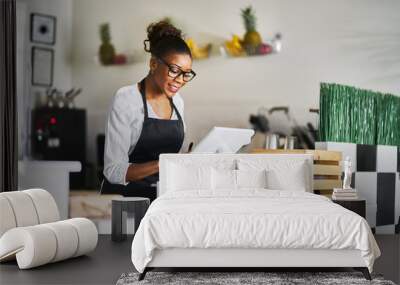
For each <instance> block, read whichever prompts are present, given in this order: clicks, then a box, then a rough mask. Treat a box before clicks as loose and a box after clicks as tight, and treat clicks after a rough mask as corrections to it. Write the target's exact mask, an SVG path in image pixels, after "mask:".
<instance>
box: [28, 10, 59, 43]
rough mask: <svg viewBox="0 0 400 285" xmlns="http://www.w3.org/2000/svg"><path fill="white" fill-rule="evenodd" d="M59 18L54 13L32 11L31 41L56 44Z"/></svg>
mask: <svg viewBox="0 0 400 285" xmlns="http://www.w3.org/2000/svg"><path fill="white" fill-rule="evenodd" d="M56 31H57V18H56V17H55V16H52V15H45V14H40V13H31V33H30V34H31V35H30V38H31V42H33V43H40V44H47V45H54V44H55V43H56Z"/></svg>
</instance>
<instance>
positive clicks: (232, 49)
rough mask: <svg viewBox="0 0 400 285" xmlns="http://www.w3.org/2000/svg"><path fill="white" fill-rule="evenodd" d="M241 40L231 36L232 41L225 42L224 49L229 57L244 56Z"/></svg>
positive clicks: (236, 36)
mask: <svg viewBox="0 0 400 285" xmlns="http://www.w3.org/2000/svg"><path fill="white" fill-rule="evenodd" d="M241 42H242V41H241V39H240V37H239V36H238V35H233V36H232V40H230V41H225V48H226V50H227V51H228V53H229V55H231V56H243V55H245V52H244V49H243V46H242V44H241Z"/></svg>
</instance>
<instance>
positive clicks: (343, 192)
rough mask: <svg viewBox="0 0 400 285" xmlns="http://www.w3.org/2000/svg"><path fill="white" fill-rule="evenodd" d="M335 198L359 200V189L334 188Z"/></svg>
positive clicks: (333, 195) (333, 196) (333, 197)
mask: <svg viewBox="0 0 400 285" xmlns="http://www.w3.org/2000/svg"><path fill="white" fill-rule="evenodd" d="M332 199H333V200H357V199H358V194H357V190H356V189H353V188H349V189H342V188H334V189H333V194H332Z"/></svg>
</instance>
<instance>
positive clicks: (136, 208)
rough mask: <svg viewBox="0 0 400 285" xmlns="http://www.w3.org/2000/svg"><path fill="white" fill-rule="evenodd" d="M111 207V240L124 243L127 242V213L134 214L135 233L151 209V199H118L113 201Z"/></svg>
mask: <svg viewBox="0 0 400 285" xmlns="http://www.w3.org/2000/svg"><path fill="white" fill-rule="evenodd" d="M111 205H112V209H111V219H112V222H111V240H112V241H123V240H126V220H127V219H126V218H127V213H133V214H134V219H135V229H134V233H135V232H136V231H137V229H138V227H139V224H140V221H141V220H142V218H143V217H144V214H146V211H147V209H148V208H149V205H150V199H149V198H143V197H118V198H114V199H113V200H112V204H111Z"/></svg>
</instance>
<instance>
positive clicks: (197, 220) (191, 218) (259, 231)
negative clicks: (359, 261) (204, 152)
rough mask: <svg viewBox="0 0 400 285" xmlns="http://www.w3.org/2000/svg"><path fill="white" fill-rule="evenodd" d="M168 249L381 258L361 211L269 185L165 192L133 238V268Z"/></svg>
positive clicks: (370, 260)
mask: <svg viewBox="0 0 400 285" xmlns="http://www.w3.org/2000/svg"><path fill="white" fill-rule="evenodd" d="M208 194H210V195H208ZM165 248H275V249H279V248H302V249H358V250H360V251H361V255H362V257H363V259H364V260H365V264H366V266H367V267H368V268H369V270H370V271H372V267H373V263H374V260H375V259H376V258H377V257H379V256H380V251H379V248H378V246H377V244H376V241H375V239H374V237H373V235H372V232H371V229H370V228H369V225H368V223H367V222H366V220H365V219H363V218H362V217H360V216H359V215H357V214H355V213H353V212H351V211H349V210H346V209H344V208H342V207H341V206H339V205H337V204H335V203H333V202H332V201H330V200H329V199H327V198H326V197H323V196H319V195H315V194H311V193H307V192H299V191H277V190H265V189H264V190H261V189H248V190H243V189H242V190H240V191H234V192H229V191H226V192H224V191H222V192H218V196H216V194H215V193H212V195H211V193H206V192H202V193H199V192H198V191H185V192H172V193H167V194H164V195H163V196H161V197H159V198H158V199H156V200H155V201H154V202H153V203H152V204H151V206H150V208H149V210H148V211H147V213H146V215H145V217H144V218H143V220H142V222H141V223H140V226H139V228H138V231H137V233H136V235H135V237H134V240H133V243H132V262H133V264H134V266H135V268H136V269H137V270H138V271H139V272H143V270H144V268H145V267H146V265H147V264H148V263H149V262H150V261H151V260H152V257H153V252H154V250H155V249H165Z"/></svg>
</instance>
